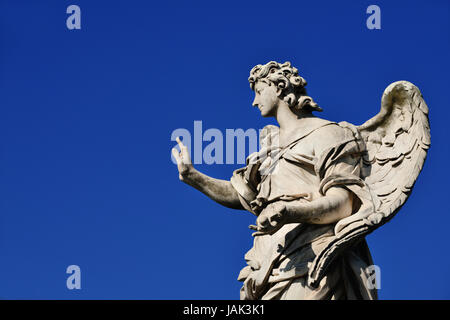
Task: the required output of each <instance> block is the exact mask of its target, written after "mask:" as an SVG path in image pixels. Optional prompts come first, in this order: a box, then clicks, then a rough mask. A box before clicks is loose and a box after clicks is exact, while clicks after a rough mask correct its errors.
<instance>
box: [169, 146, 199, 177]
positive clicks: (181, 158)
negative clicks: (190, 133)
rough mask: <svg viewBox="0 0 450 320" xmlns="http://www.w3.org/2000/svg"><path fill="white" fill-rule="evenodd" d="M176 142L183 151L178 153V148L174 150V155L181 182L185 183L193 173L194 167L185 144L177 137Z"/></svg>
mask: <svg viewBox="0 0 450 320" xmlns="http://www.w3.org/2000/svg"><path fill="white" fill-rule="evenodd" d="M176 141H177V143H178V145H179V147H180V150H181V151H178V150H177V149H176V148H172V155H173V157H174V158H175V160H176V161H177V167H178V173H179V178H180V180H181V181H184V180H185V179H186V177H187V176H188V175H189V173H191V172H192V171H193V169H194V166H193V165H192V162H191V157H190V156H189V150H188V148H187V147H186V146H185V145H184V144H183V142H181V140H180V138H179V137H176Z"/></svg>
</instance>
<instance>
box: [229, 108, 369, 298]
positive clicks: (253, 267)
mask: <svg viewBox="0 0 450 320" xmlns="http://www.w3.org/2000/svg"><path fill="white" fill-rule="evenodd" d="M278 134H279V128H278V127H276V126H272V125H269V126H266V127H264V129H263V130H262V132H261V138H260V139H261V141H260V147H261V148H260V150H259V151H258V152H255V153H252V154H251V155H250V156H249V157H248V158H247V165H246V166H245V167H244V168H241V169H238V170H236V171H235V172H234V173H233V176H232V177H231V179H230V181H231V184H232V185H233V187H234V189H235V190H236V191H237V192H238V194H239V198H240V201H241V203H242V205H243V206H244V208H246V209H247V210H248V211H250V212H252V213H254V214H255V215H259V213H260V212H261V211H262V210H263V209H264V208H265V207H266V206H267V204H269V203H272V202H275V201H293V200H295V201H298V202H300V203H301V202H309V201H313V200H315V199H317V198H320V197H323V196H325V195H326V191H327V190H328V189H329V188H332V187H340V188H346V189H347V190H349V191H350V194H351V196H352V197H353V214H355V213H357V212H358V211H359V210H360V209H361V208H363V207H367V206H368V204H369V206H370V202H371V195H370V190H368V189H367V186H366V185H364V183H363V182H362V181H361V178H360V174H361V173H360V170H361V165H362V162H361V161H362V154H363V152H364V151H365V144H364V142H363V141H362V139H361V138H360V137H359V136H358V135H357V134H355V129H354V128H351V125H349V124H346V123H339V124H338V123H334V122H330V121H326V120H323V119H320V118H315V117H313V118H309V119H308V120H307V123H306V124H305V126H304V127H302V128H299V129H298V130H297V131H296V134H295V135H294V136H293V137H292V138H291V140H290V141H289V142H288V143H287V144H286V145H285V146H284V147H280V146H279V144H278V143H277V142H278ZM337 228H339V223H332V224H306V223H289V224H285V225H284V226H283V227H282V228H281V229H279V230H278V231H277V232H275V233H274V234H272V235H268V234H266V235H258V236H255V237H254V244H253V247H252V248H251V250H250V251H248V253H247V254H246V255H245V260H246V261H247V264H248V265H247V266H246V267H245V268H243V269H242V271H241V272H240V274H239V277H238V280H240V281H243V286H242V289H241V299H245V300H246V299H251V300H253V299H376V298H377V293H376V289H374V288H372V287H371V286H370V279H369V277H370V275H368V274H367V272H366V270H367V267H368V266H369V265H372V264H373V263H372V259H371V257H370V253H369V251H368V248H367V245H366V243H365V240H364V239H363V240H362V241H359V242H358V243H357V244H355V245H352V246H351V247H349V248H346V250H344V252H343V253H341V254H340V255H339V256H338V257H337V258H335V259H333V261H332V263H331V264H330V265H329V266H327V268H326V272H325V273H324V275H323V276H321V278H320V279H319V281H318V283H317V284H316V285H314V286H312V285H311V283H310V281H308V277H309V274H308V271H309V270H310V269H311V266H312V264H313V263H314V261H315V260H317V258H318V255H320V254H321V252H323V251H324V249H325V248H326V247H327V245H328V244H329V243H330V242H331V241H332V240H333V238H334V236H335V232H336V230H337Z"/></svg>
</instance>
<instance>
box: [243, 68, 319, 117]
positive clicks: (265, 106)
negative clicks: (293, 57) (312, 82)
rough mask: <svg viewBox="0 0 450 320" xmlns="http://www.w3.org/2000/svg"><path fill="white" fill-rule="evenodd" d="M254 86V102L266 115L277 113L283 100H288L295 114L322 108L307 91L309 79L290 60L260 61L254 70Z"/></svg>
mask: <svg viewBox="0 0 450 320" xmlns="http://www.w3.org/2000/svg"><path fill="white" fill-rule="evenodd" d="M248 81H249V82H250V88H251V89H252V90H253V91H254V92H255V99H254V100H253V106H255V107H258V108H259V110H260V111H261V115H262V116H263V117H271V116H274V114H275V111H276V108H278V107H279V102H280V101H284V102H286V103H287V105H288V106H289V108H290V109H291V111H292V112H293V113H295V114H299V113H300V112H308V113H311V112H312V111H322V108H320V107H319V106H318V105H317V103H315V102H314V101H313V99H312V98H311V97H308V96H307V94H306V89H305V86H306V80H305V79H303V78H302V77H301V76H299V75H298V70H297V68H295V67H292V66H291V63H290V62H285V63H283V64H281V63H278V62H275V61H270V62H269V63H266V64H265V65H261V64H258V65H257V66H255V67H253V69H252V70H251V71H250V77H249V78H248Z"/></svg>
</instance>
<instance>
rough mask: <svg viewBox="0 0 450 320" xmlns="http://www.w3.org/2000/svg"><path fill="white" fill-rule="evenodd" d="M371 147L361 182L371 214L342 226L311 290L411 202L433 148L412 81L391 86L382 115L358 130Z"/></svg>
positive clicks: (316, 268)
mask: <svg viewBox="0 0 450 320" xmlns="http://www.w3.org/2000/svg"><path fill="white" fill-rule="evenodd" d="M356 128H357V130H358V131H359V134H360V135H361V137H362V138H363V140H364V141H365V144H366V149H367V153H366V154H365V156H364V157H363V166H362V167H363V168H362V169H363V170H362V178H363V179H364V181H365V184H366V186H367V187H368V189H370V193H371V194H372V198H373V203H374V204H375V206H373V207H372V209H371V210H370V212H368V213H366V214H364V217H363V218H361V215H360V216H358V215H353V216H351V217H349V218H346V219H344V220H343V221H340V222H339V223H338V225H339V227H338V228H337V232H336V239H335V240H334V241H332V242H331V243H330V244H329V245H328V246H327V248H325V249H324V250H323V251H322V252H321V253H320V254H319V255H318V256H317V258H316V260H315V261H314V262H313V265H312V268H311V269H310V271H309V274H310V280H309V283H310V285H313V286H314V285H316V284H318V282H319V281H320V279H321V278H322V276H323V274H324V273H325V269H326V268H327V266H328V265H329V264H330V263H331V261H332V260H333V258H334V257H335V256H336V255H337V254H339V252H341V251H342V250H343V249H345V248H347V247H348V246H349V245H351V244H354V243H356V242H358V241H359V240H361V239H362V238H363V237H364V236H365V235H367V234H368V233H370V232H372V231H373V230H375V229H376V228H378V227H379V226H381V225H383V224H384V223H386V222H387V221H389V220H390V219H391V218H392V217H393V216H394V215H395V214H396V213H397V212H398V210H399V209H400V208H401V207H402V205H403V204H404V203H405V202H406V199H408V196H409V195H410V193H411V190H412V188H413V186H414V183H415V181H416V179H417V177H418V175H419V173H420V171H421V170H422V167H423V164H424V161H425V158H426V155H427V151H428V148H429V147H430V125H429V121H428V107H427V105H426V103H425V101H424V100H423V98H422V94H421V93H420V91H419V89H418V88H417V87H416V86H415V85H413V84H412V83H410V82H407V81H398V82H394V83H392V84H391V85H389V86H388V87H387V88H386V90H385V91H384V93H383V96H382V99H381V110H380V112H379V113H378V114H377V115H376V116H375V117H373V118H372V119H370V120H368V121H367V122H365V123H364V124H362V125H360V126H358V127H356Z"/></svg>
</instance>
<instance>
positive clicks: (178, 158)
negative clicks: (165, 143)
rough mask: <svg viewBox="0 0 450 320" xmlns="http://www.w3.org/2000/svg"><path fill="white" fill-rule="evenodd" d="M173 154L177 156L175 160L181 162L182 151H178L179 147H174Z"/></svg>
mask: <svg viewBox="0 0 450 320" xmlns="http://www.w3.org/2000/svg"><path fill="white" fill-rule="evenodd" d="M172 155H173V157H174V158H175V160H176V161H177V163H181V157H180V153H179V152H178V150H177V149H175V148H172Z"/></svg>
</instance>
